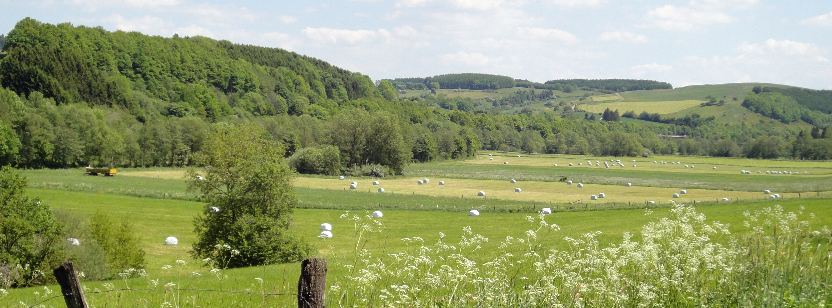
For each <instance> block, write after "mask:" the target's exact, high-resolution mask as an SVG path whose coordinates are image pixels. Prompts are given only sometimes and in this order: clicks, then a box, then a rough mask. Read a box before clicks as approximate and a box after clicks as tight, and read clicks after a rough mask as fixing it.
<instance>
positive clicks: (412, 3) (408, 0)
mask: <svg viewBox="0 0 832 308" xmlns="http://www.w3.org/2000/svg"><path fill="white" fill-rule="evenodd" d="M430 2H433V0H401V1H399V2H396V7H397V8H401V7H419V6H425V5H427V4H428V3H430Z"/></svg>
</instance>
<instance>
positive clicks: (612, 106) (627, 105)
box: [578, 100, 705, 115]
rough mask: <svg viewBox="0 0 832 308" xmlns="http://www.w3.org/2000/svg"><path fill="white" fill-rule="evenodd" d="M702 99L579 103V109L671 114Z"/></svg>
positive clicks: (692, 105)
mask: <svg viewBox="0 0 832 308" xmlns="http://www.w3.org/2000/svg"><path fill="white" fill-rule="evenodd" d="M704 102H705V101H702V100H685V101H657V102H613V103H598V104H581V105H578V108H579V109H583V110H586V111H589V112H594V113H599V112H604V110H605V109H609V110H613V111H615V110H618V112H619V113H620V114H624V112H627V111H633V112H635V113H636V115H638V114H640V113H642V112H645V111H646V112H647V113H658V114H671V113H677V112H679V111H682V110H685V109H688V108H691V107H694V106H699V104H702V103H704Z"/></svg>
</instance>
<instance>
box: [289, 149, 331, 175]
mask: <svg viewBox="0 0 832 308" xmlns="http://www.w3.org/2000/svg"><path fill="white" fill-rule="evenodd" d="M287 163H288V164H289V166H290V167H292V168H293V169H295V170H296V171H297V172H298V173H303V174H325V175H336V174H338V173H339V172H340V171H341V155H340V153H339V151H338V148H337V147H335V146H331V145H326V146H322V147H317V148H303V149H300V150H299V151H297V152H295V154H293V155H292V156H291V157H289V159H288V161H287Z"/></svg>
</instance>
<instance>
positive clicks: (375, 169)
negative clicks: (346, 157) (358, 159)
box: [346, 164, 390, 178]
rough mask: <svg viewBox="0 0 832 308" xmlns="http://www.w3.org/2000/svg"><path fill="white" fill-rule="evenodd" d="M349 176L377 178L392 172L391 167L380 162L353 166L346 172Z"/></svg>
mask: <svg viewBox="0 0 832 308" xmlns="http://www.w3.org/2000/svg"><path fill="white" fill-rule="evenodd" d="M346 174H347V175H349V176H371V177H375V178H383V177H385V176H388V175H389V174H390V168H387V166H382V165H378V164H370V165H362V166H353V167H352V169H351V170H348V171H347V172H346Z"/></svg>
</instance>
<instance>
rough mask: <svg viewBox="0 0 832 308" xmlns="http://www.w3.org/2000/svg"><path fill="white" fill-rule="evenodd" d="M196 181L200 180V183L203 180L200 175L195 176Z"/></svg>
mask: <svg viewBox="0 0 832 308" xmlns="http://www.w3.org/2000/svg"><path fill="white" fill-rule="evenodd" d="M196 179H197V180H200V181H202V180H204V178H202V176H201V175H197V176H196Z"/></svg>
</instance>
